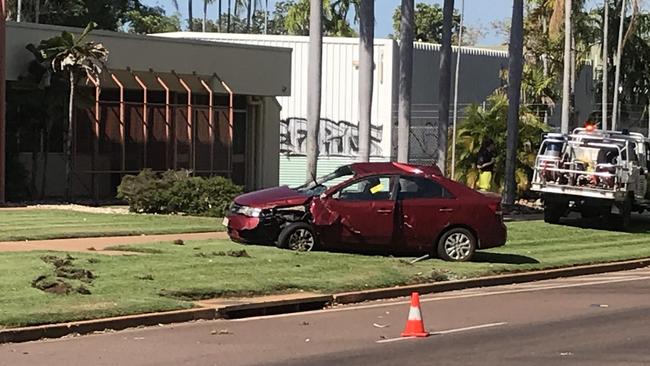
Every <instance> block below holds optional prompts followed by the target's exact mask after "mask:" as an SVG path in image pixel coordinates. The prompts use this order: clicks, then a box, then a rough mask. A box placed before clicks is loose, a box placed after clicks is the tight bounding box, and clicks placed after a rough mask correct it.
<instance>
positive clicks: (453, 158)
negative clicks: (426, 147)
mask: <svg viewBox="0 0 650 366" xmlns="http://www.w3.org/2000/svg"><path fill="white" fill-rule="evenodd" d="M460 3H461V11H460V27H459V30H458V44H457V45H456V47H458V49H457V52H456V70H455V72H454V115H453V127H452V129H451V131H452V132H451V133H452V135H451V169H450V170H451V174H450V176H451V178H452V179H455V178H456V131H457V128H456V126H457V124H458V81H459V79H460V56H461V53H460V50H461V46H462V44H463V22H464V20H465V0H460Z"/></svg>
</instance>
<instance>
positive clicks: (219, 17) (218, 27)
mask: <svg viewBox="0 0 650 366" xmlns="http://www.w3.org/2000/svg"><path fill="white" fill-rule="evenodd" d="M217 22H219V25H218V26H217V30H218V31H219V32H221V0H219V16H218V17H217Z"/></svg>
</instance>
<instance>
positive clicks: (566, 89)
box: [561, 0, 571, 133]
mask: <svg viewBox="0 0 650 366" xmlns="http://www.w3.org/2000/svg"><path fill="white" fill-rule="evenodd" d="M562 73H563V75H562V124H561V131H562V133H569V111H570V105H571V101H570V98H571V97H570V88H571V85H570V83H571V0H565V1H564V67H563V70H562Z"/></svg>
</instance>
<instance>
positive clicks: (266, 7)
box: [264, 0, 269, 34]
mask: <svg viewBox="0 0 650 366" xmlns="http://www.w3.org/2000/svg"><path fill="white" fill-rule="evenodd" d="M268 23H269V0H264V34H267V33H268V27H269V24H268Z"/></svg>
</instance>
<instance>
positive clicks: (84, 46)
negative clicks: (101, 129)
mask: <svg viewBox="0 0 650 366" xmlns="http://www.w3.org/2000/svg"><path fill="white" fill-rule="evenodd" d="M95 26H96V24H95V23H89V24H88V25H87V26H86V28H85V29H84V30H83V32H81V34H80V35H79V36H78V37H75V36H74V35H73V34H72V33H70V32H66V31H64V32H61V35H60V36H56V37H52V38H50V39H46V40H43V41H41V43H40V44H39V45H38V46H34V45H31V44H30V45H28V46H27V48H28V49H29V50H30V51H31V52H32V53H34V54H35V55H38V57H39V58H40V59H42V60H44V62H47V63H48V64H49V67H48V69H47V70H48V71H47V72H46V74H45V75H44V77H43V82H44V83H49V79H50V78H51V75H52V74H58V73H61V74H64V76H65V78H66V79H67V80H68V115H67V122H68V130H67V134H66V138H65V157H66V164H65V178H66V179H65V181H66V187H65V197H66V199H69V198H70V183H71V177H72V139H73V136H74V135H73V132H74V131H73V123H72V121H73V117H74V98H75V86H76V84H77V83H78V82H79V80H80V79H81V78H82V77H88V76H90V77H93V78H95V79H97V78H98V77H99V74H100V73H101V72H102V70H103V69H104V67H105V62H106V60H107V58H108V50H107V49H106V48H104V46H103V45H102V44H101V43H96V42H92V41H91V42H84V41H85V39H86V37H87V36H88V34H89V33H90V32H91V31H92V30H93V29H94V28H95Z"/></svg>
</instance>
